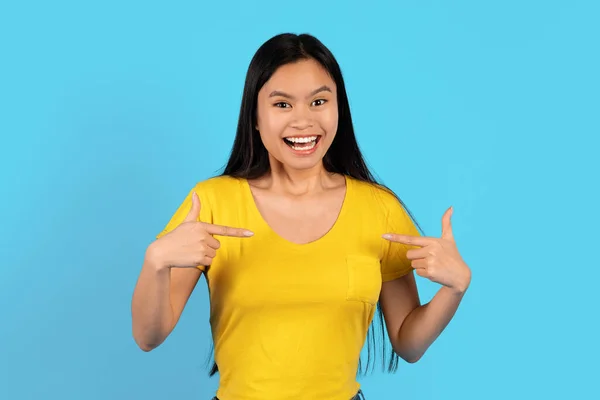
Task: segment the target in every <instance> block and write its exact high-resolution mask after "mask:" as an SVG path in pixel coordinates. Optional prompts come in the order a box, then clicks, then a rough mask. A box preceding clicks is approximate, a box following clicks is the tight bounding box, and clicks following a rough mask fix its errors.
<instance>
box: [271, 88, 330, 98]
mask: <svg viewBox="0 0 600 400" xmlns="http://www.w3.org/2000/svg"><path fill="white" fill-rule="evenodd" d="M320 92H329V93H331V88H330V87H329V86H327V85H323V86H321V87H320V88H318V89H315V90H313V91H312V92H310V93H309V94H308V96H306V97H307V98H308V97H312V96H314V95H315V94H317V93H320ZM275 96H280V97H285V98H288V99H291V100H294V99H295V97H294V96H292V95H291V94H287V93H285V92H282V91H280V90H274V91H272V92H271V93H270V94H269V97H275Z"/></svg>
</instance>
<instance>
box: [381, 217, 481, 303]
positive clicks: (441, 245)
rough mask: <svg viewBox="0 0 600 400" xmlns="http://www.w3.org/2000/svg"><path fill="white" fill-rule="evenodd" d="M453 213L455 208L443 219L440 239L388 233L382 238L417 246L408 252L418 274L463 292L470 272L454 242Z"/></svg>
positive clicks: (468, 282) (408, 256) (407, 254)
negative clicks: (451, 219) (451, 218)
mask: <svg viewBox="0 0 600 400" xmlns="http://www.w3.org/2000/svg"><path fill="white" fill-rule="evenodd" d="M452 211H453V208H452V207H450V208H449V209H448V210H446V212H445V213H444V216H443V217H442V236H441V237H440V238H433V237H422V236H409V235H400V234H395V233H387V234H385V235H383V238H384V239H387V240H389V241H392V242H396V243H403V244H406V245H409V246H418V247H417V248H414V249H410V250H408V251H407V253H406V257H407V258H408V259H409V260H411V265H412V267H413V268H414V269H415V272H416V273H417V275H419V276H422V277H424V278H427V279H429V280H431V281H433V282H436V283H439V284H441V285H444V286H447V287H449V288H451V289H453V290H456V291H457V292H460V293H464V292H465V291H466V290H467V288H468V287H469V284H470V283H471V270H470V269H469V266H468V265H467V264H466V263H465V262H464V261H463V259H462V257H461V255H460V253H459V252H458V249H457V247H456V242H455V241H454V235H453V233H452V223H451V221H450V217H451V216H452Z"/></svg>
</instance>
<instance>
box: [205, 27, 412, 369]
mask: <svg viewBox="0 0 600 400" xmlns="http://www.w3.org/2000/svg"><path fill="white" fill-rule="evenodd" d="M307 59H312V60H315V61H317V62H318V63H319V64H321V65H322V66H323V67H324V68H325V70H326V71H328V73H329V75H330V76H331V77H332V79H333V80H334V82H335V84H336V87H337V103H338V128H337V133H336V136H335V138H334V140H333V143H332V144H331V147H330V148H329V150H328V151H327V153H326V154H325V157H324V159H323V164H324V167H325V169H326V170H327V171H328V172H332V173H338V174H342V175H347V176H350V177H352V178H355V179H357V180H360V181H363V182H369V183H372V184H375V185H379V186H381V187H383V188H385V189H387V190H388V191H390V192H391V193H392V194H393V192H392V191H391V190H389V189H388V188H387V187H385V186H384V185H383V184H381V183H379V182H378V181H377V180H376V179H375V177H374V176H373V174H372V173H371V171H370V170H369V168H368V167H367V164H366V162H365V160H364V157H363V155H362V153H361V151H360V149H359V146H358V143H357V141H356V137H355V135H354V127H353V124H352V117H351V115H350V104H349V102H348V96H347V94H346V87H345V85H344V79H343V77H342V71H341V69H340V66H339V64H338V63H337V61H336V59H335V57H334V56H333V54H332V53H331V51H330V50H329V49H328V48H327V47H325V45H323V43H321V42H320V41H319V40H318V39H317V38H315V37H314V36H312V35H308V34H301V35H296V34H292V33H283V34H279V35H276V36H274V37H272V38H271V39H269V40H267V41H266V42H265V43H264V44H263V45H262V46H261V47H260V48H259V49H258V50H257V51H256V53H255V55H254V57H253V58H252V60H251V62H250V66H249V67H248V72H247V74H246V82H245V85H244V92H243V95H242V104H241V108H240V115H239V119H238V125H237V132H236V136H235V140H234V143H233V148H232V150H231V154H230V157H229V161H228V162H227V165H226V166H225V169H224V171H223V173H222V175H227V176H231V177H236V178H244V179H255V178H259V177H261V176H263V175H265V174H267V173H268V172H269V170H270V164H269V155H268V152H267V149H266V148H265V146H264V145H263V143H262V140H261V138H260V134H259V132H258V130H256V108H257V97H258V92H259V91H260V89H261V88H262V87H263V85H264V84H265V83H266V82H267V81H268V80H269V78H271V76H272V75H273V73H275V71H276V70H277V69H278V68H279V67H281V66H283V65H285V64H289V63H294V62H297V61H300V60H307ZM394 196H396V195H395V194H394ZM396 198H397V199H398V201H399V202H400V203H401V204H402V206H403V207H404V209H405V210H406V211H407V212H408V214H409V215H410V217H411V218H412V219H413V221H414V222H415V224H416V226H417V227H418V224H417V223H416V221H415V220H414V218H413V216H412V214H411V213H410V211H409V210H408V208H407V207H406V206H405V204H404V203H403V202H402V201H401V200H400V199H399V198H398V196H396ZM419 229H420V228H419ZM376 314H377V319H378V322H379V324H378V325H379V326H378V327H379V331H380V333H381V337H382V339H383V340H382V343H381V345H382V366H383V367H384V369H385V364H386V359H387V357H385V352H386V349H387V348H388V341H387V340H386V330H385V328H384V318H383V312H382V311H381V306H380V304H379V303H377V313H376ZM367 350H368V353H367V362H366V366H365V365H364V364H363V362H362V360H360V362H359V371H358V372H360V373H365V372H367V371H368V370H369V366H372V365H373V364H374V363H373V364H372V361H374V357H373V355H374V354H373V353H374V351H375V350H376V340H375V324H371V326H370V327H369V332H368V336H367ZM390 353H391V354H390V357H389V361H388V362H387V370H388V371H389V372H394V371H395V370H396V369H397V368H398V355H397V354H396V353H395V352H394V351H393V349H391V348H390ZM363 367H364V368H363ZM217 371H218V367H217V365H216V364H215V363H213V366H212V369H211V371H210V376H212V375H214V374H215V373H216V372H217Z"/></svg>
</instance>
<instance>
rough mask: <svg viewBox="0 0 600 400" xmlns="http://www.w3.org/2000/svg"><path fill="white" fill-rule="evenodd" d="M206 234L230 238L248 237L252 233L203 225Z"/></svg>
mask: <svg viewBox="0 0 600 400" xmlns="http://www.w3.org/2000/svg"><path fill="white" fill-rule="evenodd" d="M204 228H205V229H206V232H208V233H209V234H211V235H219V236H230V237H250V236H253V235H254V232H252V231H249V230H247V229H242V228H232V227H230V226H223V225H215V224H207V223H205V224H204Z"/></svg>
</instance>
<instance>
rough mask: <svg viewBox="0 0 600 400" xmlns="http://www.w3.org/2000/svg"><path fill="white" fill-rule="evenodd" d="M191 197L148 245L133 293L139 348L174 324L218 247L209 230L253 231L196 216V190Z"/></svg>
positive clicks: (155, 342)
mask: <svg viewBox="0 0 600 400" xmlns="http://www.w3.org/2000/svg"><path fill="white" fill-rule="evenodd" d="M191 199H192V206H191V209H190V211H189V213H188V214H187V216H186V217H185V219H183V221H182V223H181V224H179V225H178V226H177V227H176V228H174V229H173V230H172V231H170V232H169V233H167V234H165V235H164V236H162V237H160V238H159V239H157V240H156V241H154V242H153V243H152V244H151V245H150V246H148V249H147V250H146V255H145V257H144V265H143V266H142V272H141V273H140V276H139V278H138V281H137V284H136V286H135V290H134V292H133V299H132V301H131V316H132V328H133V337H134V339H135V342H136V343H137V344H138V346H139V347H140V348H141V349H142V350H144V351H150V350H152V349H154V348H156V347H158V346H159V345H160V344H161V343H162V342H164V340H165V339H166V338H167V336H169V334H170V333H171V332H172V331H173V328H175V325H176V324H177V321H179V317H180V316H181V313H182V312H183V309H184V307H185V304H186V303H187V301H188V299H189V298H190V295H191V294H192V291H193V290H194V288H195V287H196V283H198V279H199V278H200V274H201V273H202V271H204V270H205V269H206V266H208V265H211V264H212V261H213V258H214V257H215V256H216V254H217V250H218V249H219V247H220V246H221V244H220V242H219V241H218V240H217V239H215V238H214V237H213V235H221V236H232V237H238V238H247V237H250V236H252V235H253V233H252V232H250V231H248V230H246V229H240V228H231V227H228V226H221V225H213V224H208V223H204V222H201V221H199V219H200V208H201V206H200V199H199V198H198V195H197V194H196V193H195V192H193V193H192V196H191Z"/></svg>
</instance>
